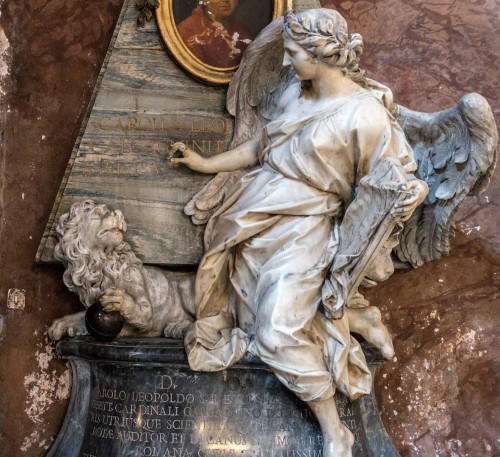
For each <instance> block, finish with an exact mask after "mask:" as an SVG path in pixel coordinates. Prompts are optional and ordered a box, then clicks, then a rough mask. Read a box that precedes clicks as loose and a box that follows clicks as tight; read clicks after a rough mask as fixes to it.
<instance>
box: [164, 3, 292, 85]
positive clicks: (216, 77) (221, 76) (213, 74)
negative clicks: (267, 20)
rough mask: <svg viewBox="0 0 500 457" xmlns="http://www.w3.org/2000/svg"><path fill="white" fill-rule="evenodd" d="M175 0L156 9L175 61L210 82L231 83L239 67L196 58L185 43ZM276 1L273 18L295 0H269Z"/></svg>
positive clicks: (290, 7) (280, 14) (288, 7)
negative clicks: (174, 10)
mask: <svg viewBox="0 0 500 457" xmlns="http://www.w3.org/2000/svg"><path fill="white" fill-rule="evenodd" d="M173 1H174V0H162V1H161V2H160V6H159V8H157V9H156V23H157V25H158V29H159V32H160V36H161V37H162V40H163V42H164V44H165V45H166V47H167V49H168V51H169V53H170V54H171V55H172V57H173V58H174V59H175V61H176V62H177V63H178V64H179V65H180V66H181V67H182V68H183V69H184V70H186V71H187V72H188V73H189V74H190V75H192V76H193V77H194V78H196V79H199V80H201V81H204V82H207V83H209V84H216V85H219V84H229V82H230V81H231V78H232V76H233V74H234V73H235V71H236V70H237V69H238V67H237V66H236V67H230V68H218V67H213V66H211V65H208V64H206V63H204V62H202V61H201V60H199V59H198V58H196V57H195V56H194V55H193V54H192V53H191V52H190V51H189V49H188V48H187V46H186V45H185V44H184V42H183V40H182V38H181V36H180V35H179V32H178V31H177V26H176V24H175V20H174V14H173ZM268 1H273V2H274V12H273V19H276V18H277V17H279V16H282V15H283V14H284V13H285V11H287V10H290V9H293V0H268Z"/></svg>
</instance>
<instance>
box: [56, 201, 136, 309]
mask: <svg viewBox="0 0 500 457" xmlns="http://www.w3.org/2000/svg"><path fill="white" fill-rule="evenodd" d="M105 211H107V207H106V205H96V204H95V203H94V202H93V201H92V200H85V201H83V202H78V203H74V204H73V205H72V206H71V208H70V210H69V212H68V213H65V214H63V215H62V216H61V217H60V218H59V223H58V225H57V228H56V232H57V236H58V239H59V242H58V243H57V245H56V247H55V250H54V257H55V258H56V259H57V260H60V261H61V262H62V263H63V265H64V266H65V267H66V270H65V271H64V275H63V280H64V284H65V285H66V287H68V289H69V290H70V291H71V292H74V293H77V294H78V295H79V297H80V301H81V302H82V304H83V305H85V306H86V307H89V306H90V305H92V304H93V303H94V302H95V301H96V300H97V299H98V298H99V297H100V296H101V295H102V294H103V293H104V292H105V291H106V289H108V288H109V287H113V286H115V285H116V282H117V280H118V278H120V277H121V278H123V279H125V280H126V279H127V278H129V277H130V276H131V275H136V274H138V271H139V270H138V268H139V267H140V265H142V262H141V261H140V260H139V259H138V258H137V257H136V256H135V254H134V253H133V251H132V248H131V247H130V245H129V244H128V243H125V242H123V243H121V244H120V245H119V246H117V247H116V248H114V249H113V250H110V251H105V250H102V249H101V250H96V249H92V247H91V246H87V244H86V242H85V239H84V237H83V233H82V231H81V227H82V224H83V223H84V222H85V219H86V218H87V217H90V216H91V215H92V214H93V213H98V214H101V215H102V213H103V212H105Z"/></svg>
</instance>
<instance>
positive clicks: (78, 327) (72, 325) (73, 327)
mask: <svg viewBox="0 0 500 457" xmlns="http://www.w3.org/2000/svg"><path fill="white" fill-rule="evenodd" d="M47 334H48V335H49V338H51V339H52V340H54V341H58V340H60V339H61V338H64V337H65V336H71V337H73V336H80V335H88V334H89V332H88V331H87V328H86V327H85V311H83V312H81V313H76V314H68V315H67V316H64V317H61V318H60V319H56V320H55V321H53V322H52V325H51V326H50V327H49V329H48V330H47Z"/></svg>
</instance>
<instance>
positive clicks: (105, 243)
mask: <svg viewBox="0 0 500 457" xmlns="http://www.w3.org/2000/svg"><path fill="white" fill-rule="evenodd" d="M126 231H127V225H126V223H125V219H124V217H123V214H122V212H121V211H120V210H115V211H111V210H109V208H108V207H107V206H106V205H97V206H95V207H94V208H92V209H91V210H90V211H88V212H86V213H85V215H84V217H83V218H82V221H81V225H80V238H81V240H82V241H83V242H84V244H85V245H86V246H87V247H88V248H89V249H90V250H91V251H92V250H97V251H99V250H109V249H114V248H116V247H118V246H119V245H120V244H121V243H123V234H124V233H125V232H126Z"/></svg>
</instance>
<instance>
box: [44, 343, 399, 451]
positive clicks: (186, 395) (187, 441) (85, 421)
mask: <svg viewBox="0 0 500 457" xmlns="http://www.w3.org/2000/svg"><path fill="white" fill-rule="evenodd" d="M57 351H58V353H59V354H60V355H61V356H62V357H64V358H67V359H69V361H70V363H71V367H72V371H73V388H72V395H71V401H70V405H69V409H68V412H67V414H66V418H65V420H64V423H63V426H62V428H61V431H60V433H59V436H58V437H57V439H56V441H55V442H54V444H53V446H52V448H51V449H50V451H49V453H48V454H47V457H77V456H78V457H152V456H154V457H321V454H322V434H321V431H320V429H319V426H318V423H317V422H316V419H315V418H314V416H313V414H312V412H311V411H310V410H309V408H308V407H307V405H306V404H305V403H303V402H302V401H300V400H299V399H298V398H296V397H295V395H294V394H292V393H291V392H290V391H289V390H288V389H287V388H286V387H284V386H282V385H281V383H280V382H279V381H278V380H277V379H276V377H275V376H274V375H273V373H272V372H270V371H269V370H268V369H267V368H266V366H265V365H263V364H262V363H261V362H260V361H259V360H258V359H256V358H254V357H252V356H248V357H246V358H245V359H244V360H243V361H242V363H239V364H238V365H235V366H234V367H232V368H230V369H228V370H226V371H223V372H218V373H201V372H194V371H192V370H190V369H189V366H188V364H187V359H186V355H185V352H184V347H183V345H182V342H181V341H180V340H169V339H127V340H118V341H113V342H111V343H100V342H97V341H96V340H94V339H93V338H91V337H79V338H73V339H66V340H64V341H61V342H59V343H58V345H57ZM365 354H366V355H367V360H368V362H369V366H370V369H371V370H372V373H373V374H374V375H375V371H376V369H377V366H378V365H380V364H381V363H382V361H383V360H382V357H381V356H380V354H379V353H378V351H375V350H373V349H372V348H365ZM336 400H337V406H338V411H339V414H340V417H341V419H342V420H343V421H344V423H345V424H346V425H347V427H349V429H350V430H351V431H352V432H353V434H354V435H355V438H356V442H355V445H354V448H353V456H354V457H381V456H384V457H397V456H398V453H397V451H396V450H395V448H394V446H393V445H392V444H391V442H390V440H389V437H388V436H387V433H386V431H385V429H384V427H383V425H382V422H381V420H380V416H379V413H378V409H377V404H376V401H375V398H374V396H373V395H370V396H365V397H363V398H361V399H359V400H356V401H353V402H351V401H350V400H348V399H347V398H346V397H345V396H343V395H341V394H339V393H337V394H336Z"/></svg>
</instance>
